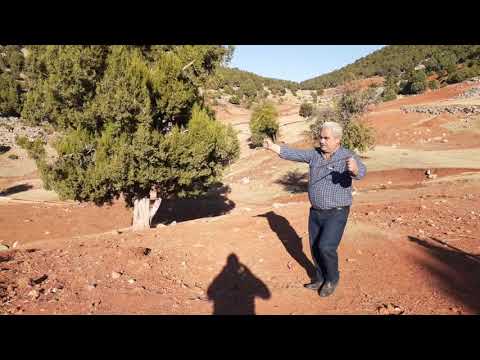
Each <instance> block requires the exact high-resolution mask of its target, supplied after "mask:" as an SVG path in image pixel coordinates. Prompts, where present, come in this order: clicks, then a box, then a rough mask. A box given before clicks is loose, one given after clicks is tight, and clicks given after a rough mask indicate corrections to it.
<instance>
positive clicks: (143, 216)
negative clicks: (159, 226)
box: [132, 197, 150, 230]
mask: <svg viewBox="0 0 480 360" xmlns="http://www.w3.org/2000/svg"><path fill="white" fill-rule="evenodd" d="M132 227H133V230H144V229H148V228H149V227H150V199H149V198H148V197H144V198H141V199H135V200H134V201H133V224H132Z"/></svg>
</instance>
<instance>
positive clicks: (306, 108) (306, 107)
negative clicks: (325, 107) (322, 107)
mask: <svg viewBox="0 0 480 360" xmlns="http://www.w3.org/2000/svg"><path fill="white" fill-rule="evenodd" d="M312 113H313V105H312V104H310V103H306V102H304V103H302V105H300V110H299V112H298V114H299V115H300V116H301V117H304V118H307V117H310V116H311V115H312Z"/></svg>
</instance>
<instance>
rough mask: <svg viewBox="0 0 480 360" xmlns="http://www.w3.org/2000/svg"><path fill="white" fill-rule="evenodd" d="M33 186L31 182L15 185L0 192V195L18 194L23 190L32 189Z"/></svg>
mask: <svg viewBox="0 0 480 360" xmlns="http://www.w3.org/2000/svg"><path fill="white" fill-rule="evenodd" d="M32 188H33V185H30V184H20V185H15V186H12V187H9V188H7V189H5V190H4V191H2V192H0V196H9V195H13V194H17V193H20V192H23V191H27V190H30V189H32Z"/></svg>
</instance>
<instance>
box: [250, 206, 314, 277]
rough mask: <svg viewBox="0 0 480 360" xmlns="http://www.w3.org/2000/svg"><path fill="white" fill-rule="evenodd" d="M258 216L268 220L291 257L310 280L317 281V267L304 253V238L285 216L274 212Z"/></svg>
mask: <svg viewBox="0 0 480 360" xmlns="http://www.w3.org/2000/svg"><path fill="white" fill-rule="evenodd" d="M257 216H258V217H265V218H267V220H268V224H269V225H270V228H271V229H272V230H273V231H274V232H275V233H276V234H277V236H278V238H279V239H280V241H281V242H282V244H283V246H285V249H286V250H287V252H288V253H289V254H290V256H291V257H292V258H293V259H294V260H295V261H296V262H297V263H298V264H299V265H300V266H301V267H303V268H304V269H305V271H306V272H307V275H308V276H309V277H310V279H312V280H313V279H315V278H316V270H315V266H314V265H313V264H312V262H311V261H310V260H309V259H308V258H307V255H305V253H304V252H303V246H302V238H301V237H299V236H298V234H297V232H296V231H295V229H293V227H292V226H291V225H290V223H289V222H288V220H287V219H285V218H284V217H283V216H280V215H277V214H275V213H274V212H273V211H269V212H267V213H265V214H260V215H257Z"/></svg>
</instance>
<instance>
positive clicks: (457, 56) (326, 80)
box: [300, 45, 480, 97]
mask: <svg viewBox="0 0 480 360" xmlns="http://www.w3.org/2000/svg"><path fill="white" fill-rule="evenodd" d="M417 72H418V73H417ZM478 75H480V45H392V46H386V47H384V48H382V49H380V50H377V51H375V52H374V53H372V54H370V55H367V56H365V57H362V58H360V59H358V60H357V61H355V62H354V63H353V64H350V65H347V66H345V67H343V68H341V69H339V70H336V71H333V72H331V73H328V74H325V75H321V76H318V77H315V78H313V79H309V80H306V81H303V82H301V83H300V88H301V89H323V88H330V87H336V86H339V85H342V84H344V83H346V82H349V81H351V80H353V79H360V78H368V77H372V76H382V77H390V80H389V81H390V88H389V92H387V94H386V97H391V96H392V94H393V90H395V87H394V86H393V80H396V81H395V82H396V83H397V85H398V89H397V93H405V94H413V93H418V92H422V91H423V90H425V89H426V87H427V86H430V87H431V88H436V87H439V86H442V85H445V84H453V83H457V82H461V81H463V80H465V79H468V78H471V77H474V76H478ZM431 77H435V79H430V83H429V82H428V81H427V79H428V78H431ZM424 78H425V79H424ZM434 80H437V82H435V81H434Z"/></svg>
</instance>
